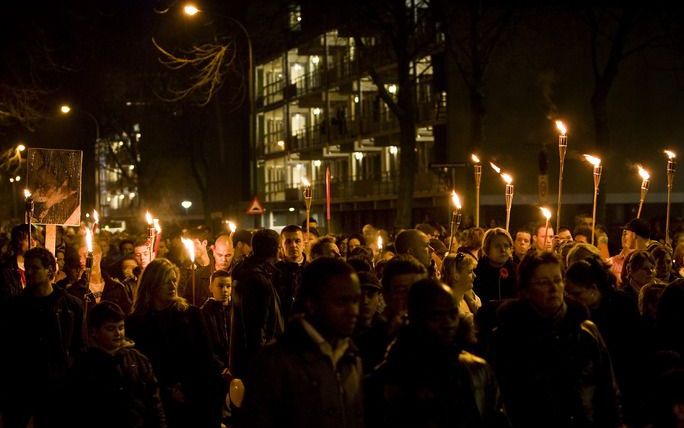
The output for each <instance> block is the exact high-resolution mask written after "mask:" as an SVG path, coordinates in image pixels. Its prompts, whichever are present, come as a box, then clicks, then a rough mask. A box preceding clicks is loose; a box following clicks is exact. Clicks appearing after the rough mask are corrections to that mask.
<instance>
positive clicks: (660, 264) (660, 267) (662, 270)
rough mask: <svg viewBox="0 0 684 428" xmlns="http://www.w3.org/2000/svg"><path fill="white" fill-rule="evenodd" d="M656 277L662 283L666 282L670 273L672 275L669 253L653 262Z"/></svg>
mask: <svg viewBox="0 0 684 428" xmlns="http://www.w3.org/2000/svg"><path fill="white" fill-rule="evenodd" d="M655 262H656V263H655V270H656V277H657V278H658V279H662V280H664V281H668V280H669V278H670V273H672V256H670V254H669V253H664V254H663V255H662V256H660V257H658V258H656V260H655Z"/></svg>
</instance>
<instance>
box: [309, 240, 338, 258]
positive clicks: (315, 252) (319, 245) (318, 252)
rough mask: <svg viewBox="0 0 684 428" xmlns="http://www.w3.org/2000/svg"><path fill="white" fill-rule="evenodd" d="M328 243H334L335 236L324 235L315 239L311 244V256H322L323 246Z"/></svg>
mask: <svg viewBox="0 0 684 428" xmlns="http://www.w3.org/2000/svg"><path fill="white" fill-rule="evenodd" d="M330 244H335V238H333V237H332V236H324V237H322V238H319V239H318V240H316V242H314V244H313V245H312V246H311V258H312V259H315V258H318V257H323V253H324V251H325V246H326V245H330Z"/></svg>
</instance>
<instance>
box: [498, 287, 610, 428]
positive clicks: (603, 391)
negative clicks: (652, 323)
mask: <svg viewBox="0 0 684 428" xmlns="http://www.w3.org/2000/svg"><path fill="white" fill-rule="evenodd" d="M498 313H499V326H498V328H497V329H496V330H495V332H494V349H493V358H492V360H491V361H492V362H493V364H494V368H495V371H496V375H497V378H498V380H499V383H500V385H501V392H502V394H503V397H504V400H505V404H506V410H507V413H508V415H509V416H510V418H511V422H512V424H513V427H516V428H517V427H524V428H531V427H532V428H533V427H550V426H553V427H558V428H565V427H567V428H571V427H572V428H574V427H583V428H584V427H601V428H609V427H615V426H617V425H618V424H619V423H620V422H621V416H620V411H619V405H618V392H617V386H616V383H615V378H614V376H613V369H612V366H611V360H610V356H609V355H608V350H607V349H606V346H605V344H604V343H603V339H602V337H601V335H600V333H599V332H598V329H597V328H596V325H595V324H593V323H592V322H591V321H588V313H587V310H586V308H585V307H584V306H581V305H579V304H577V303H573V302H570V301H568V302H567V310H566V312H565V314H563V315H562V316H561V318H560V319H558V320H555V321H554V320H547V319H543V318H541V317H540V316H539V315H538V314H537V312H536V311H535V310H534V309H533V308H532V307H531V306H530V304H529V303H528V302H525V301H511V302H507V303H506V304H504V305H502V306H501V307H500V308H499V311H498Z"/></svg>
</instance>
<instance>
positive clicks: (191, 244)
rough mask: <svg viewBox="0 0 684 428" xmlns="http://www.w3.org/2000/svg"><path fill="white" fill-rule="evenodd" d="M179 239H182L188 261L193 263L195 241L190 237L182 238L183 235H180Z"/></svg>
mask: <svg viewBox="0 0 684 428" xmlns="http://www.w3.org/2000/svg"><path fill="white" fill-rule="evenodd" d="M181 241H183V246H184V247H185V251H187V252H188V257H190V261H191V262H193V263H195V243H194V242H192V239H188V238H183V237H181Z"/></svg>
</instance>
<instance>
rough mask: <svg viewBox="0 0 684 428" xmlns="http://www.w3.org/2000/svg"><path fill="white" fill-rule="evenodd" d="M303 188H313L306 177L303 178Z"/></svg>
mask: <svg viewBox="0 0 684 428" xmlns="http://www.w3.org/2000/svg"><path fill="white" fill-rule="evenodd" d="M302 186H304V187H311V183H309V180H307V179H306V177H302Z"/></svg>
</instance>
